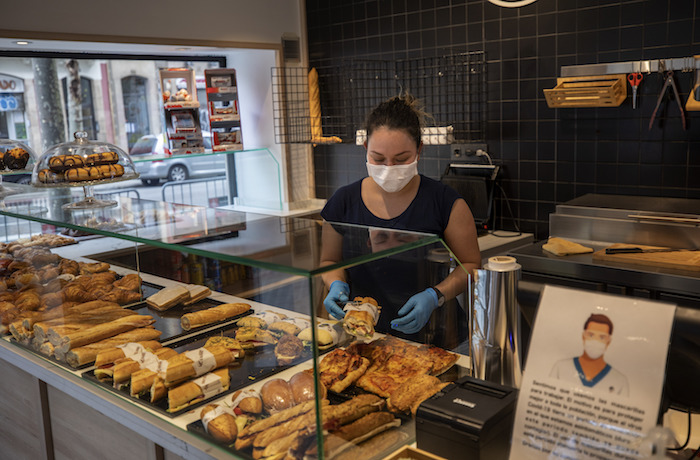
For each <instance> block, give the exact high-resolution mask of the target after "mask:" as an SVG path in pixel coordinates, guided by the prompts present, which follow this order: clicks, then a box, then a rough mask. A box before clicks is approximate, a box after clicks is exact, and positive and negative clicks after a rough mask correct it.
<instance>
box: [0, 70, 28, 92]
mask: <svg viewBox="0 0 700 460" xmlns="http://www.w3.org/2000/svg"><path fill="white" fill-rule="evenodd" d="M23 92H24V81H22V79H20V78H16V77H13V76H11V75H7V74H3V73H0V93H23Z"/></svg>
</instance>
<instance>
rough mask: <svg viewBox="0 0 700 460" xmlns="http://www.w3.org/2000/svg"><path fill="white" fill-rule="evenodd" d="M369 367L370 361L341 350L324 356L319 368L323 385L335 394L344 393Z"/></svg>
mask: <svg viewBox="0 0 700 460" xmlns="http://www.w3.org/2000/svg"><path fill="white" fill-rule="evenodd" d="M368 367H369V360H368V359H367V358H364V357H362V356H360V355H357V354H354V353H348V352H347V351H345V350H342V349H340V348H338V349H336V350H333V351H331V352H330V353H328V354H326V355H324V356H323V359H321V362H320V363H319V366H318V372H319V378H320V381H321V383H323V385H324V386H325V387H326V388H327V389H329V390H330V391H333V392H335V393H342V392H343V390H345V389H346V388H347V387H349V386H350V385H352V384H353V383H354V382H355V381H356V380H357V379H359V378H360V377H361V376H362V375H363V374H364V373H365V371H366V370H367V368H368Z"/></svg>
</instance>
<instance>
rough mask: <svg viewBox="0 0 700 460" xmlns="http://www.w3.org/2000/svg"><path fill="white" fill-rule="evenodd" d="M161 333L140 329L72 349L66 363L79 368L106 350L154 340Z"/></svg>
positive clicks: (149, 328) (67, 355)
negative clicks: (130, 343) (125, 344)
mask: <svg viewBox="0 0 700 460" xmlns="http://www.w3.org/2000/svg"><path fill="white" fill-rule="evenodd" d="M161 334H162V332H160V331H159V330H157V329H154V328H153V327H140V328H136V329H133V330H131V331H127V332H123V333H121V334H117V335H115V336H114V337H110V338H108V339H103V340H100V341H98V342H94V343H91V344H88V345H84V346H82V347H78V348H73V349H71V350H70V351H68V352H67V353H65V356H66V362H67V363H68V364H70V365H71V366H73V367H79V366H82V365H84V364H88V363H91V362H93V361H95V357H96V356H97V353H99V352H100V351H101V350H104V349H106V348H112V347H115V346H117V345H121V344H124V343H129V342H139V341H143V340H155V339H158V338H159V337H160V335H161Z"/></svg>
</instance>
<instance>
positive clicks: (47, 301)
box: [41, 291, 65, 308]
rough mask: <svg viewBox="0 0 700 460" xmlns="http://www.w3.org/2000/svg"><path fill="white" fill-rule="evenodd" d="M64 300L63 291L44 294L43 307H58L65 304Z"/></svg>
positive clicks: (42, 298)
mask: <svg viewBox="0 0 700 460" xmlns="http://www.w3.org/2000/svg"><path fill="white" fill-rule="evenodd" d="M64 300H65V299H64V296H63V292H61V291H59V292H52V293H49V294H44V295H42V296H41V306H42V307H43V308H53V307H58V306H59V305H62V304H63V301H64Z"/></svg>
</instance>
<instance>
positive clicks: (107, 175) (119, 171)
mask: <svg viewBox="0 0 700 460" xmlns="http://www.w3.org/2000/svg"><path fill="white" fill-rule="evenodd" d="M97 168H98V169H99V171H100V178H101V179H113V178H115V177H119V176H123V175H124V166H122V165H119V164H114V165H112V164H109V165H100V166H97Z"/></svg>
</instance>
